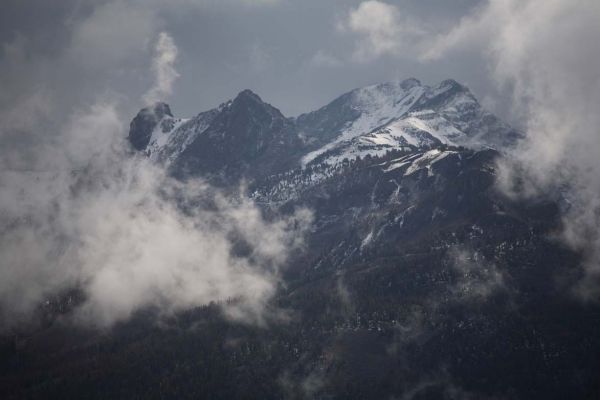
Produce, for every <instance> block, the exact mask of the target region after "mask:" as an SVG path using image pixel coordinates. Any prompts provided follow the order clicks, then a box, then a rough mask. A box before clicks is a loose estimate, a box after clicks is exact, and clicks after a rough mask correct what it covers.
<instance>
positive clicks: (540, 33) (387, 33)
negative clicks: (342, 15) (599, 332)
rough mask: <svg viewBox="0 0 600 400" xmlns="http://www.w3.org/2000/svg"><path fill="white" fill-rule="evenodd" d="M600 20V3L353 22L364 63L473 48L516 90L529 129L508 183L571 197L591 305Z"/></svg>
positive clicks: (510, 4)
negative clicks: (431, 20) (448, 21)
mask: <svg viewBox="0 0 600 400" xmlns="http://www.w3.org/2000/svg"><path fill="white" fill-rule="evenodd" d="M599 16H600V3H598V2H597V1H594V0H582V1H562V0H549V1H547V0H525V1H522V0H488V1H486V2H484V3H482V4H480V5H479V6H477V7H475V8H474V9H473V10H472V11H471V12H470V13H467V14H466V15H464V16H463V17H462V18H461V19H460V21H458V23H457V24H456V25H454V26H452V27H450V29H440V28H438V27H431V26H430V27H427V28H423V29H422V30H418V29H412V28H411V24H407V23H406V22H405V21H412V20H414V18H412V17H410V16H408V17H406V18H405V19H404V20H402V19H401V18H400V12H399V9H398V7H396V6H394V5H392V4H387V3H383V2H381V1H365V2H363V3H361V4H360V5H359V6H358V8H356V9H354V10H352V11H351V12H350V13H349V14H348V18H347V20H346V21H345V23H344V25H343V26H344V27H346V29H347V30H348V31H351V32H353V33H355V34H357V35H358V39H357V42H356V47H355V58H358V59H359V60H361V59H371V60H373V59H376V58H377V57H381V56H384V55H392V56H397V57H413V58H415V59H418V60H420V61H421V62H423V63H431V62H441V61H442V60H444V59H445V58H448V57H451V56H455V55H457V54H466V53H467V52H470V53H471V54H473V53H475V54H478V55H479V57H481V58H482V59H483V60H485V63H486V64H487V68H488V71H489V73H490V78H491V79H492V80H493V81H494V82H495V84H496V86H497V87H498V89H499V90H500V91H502V92H503V93H512V104H513V107H512V110H511V116H512V119H513V120H514V121H519V123H521V124H522V125H523V126H524V128H525V131H526V133H527V138H526V140H525V141H524V142H523V143H522V145H521V146H520V147H519V149H518V150H517V151H516V152H515V153H514V154H512V156H511V157H512V158H510V159H506V160H505V161H504V162H503V164H502V165H501V166H500V173H501V176H500V180H499V181H500V182H499V183H500V186H501V187H502V188H503V189H504V190H505V192H507V193H509V194H511V195H515V196H534V195H538V194H540V193H542V192H544V193H549V192H554V193H556V192H561V193H560V196H562V197H563V199H564V200H565V201H564V203H565V204H567V207H565V213H564V216H563V225H564V227H563V230H562V235H561V236H562V238H563V240H564V241H565V243H567V244H568V245H570V246H572V247H573V248H574V249H577V250H578V251H582V252H583V254H584V256H585V260H586V261H585V265H584V266H585V277H584V279H583V280H582V282H581V283H580V285H579V286H578V288H577V293H578V294H579V295H582V296H583V297H584V298H587V299H597V298H598V295H599V294H600V195H599V193H600V163H598V161H597V154H596V153H597V149H598V148H600V131H599V129H600V128H599V127H600V114H599V113H598V109H599V108H600V42H598V40H597V38H598V37H600V24H598V17H599ZM367 17H368V18H367ZM375 21H377V22H376V23H375ZM407 39H408V40H407ZM515 182H521V184H520V185H518V190H517V191H515V188H516V186H515Z"/></svg>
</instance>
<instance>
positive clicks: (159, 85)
mask: <svg viewBox="0 0 600 400" xmlns="http://www.w3.org/2000/svg"><path fill="white" fill-rule="evenodd" d="M177 52H178V51H177V46H176V45H175V42H174V41H173V38H172V37H171V36H170V35H169V34H168V33H166V32H161V33H160V34H159V35H158V40H157V42H156V47H155V56H154V59H153V60H152V70H153V72H154V85H153V86H152V88H150V90H149V91H148V92H146V94H144V96H143V100H144V102H145V103H146V104H147V105H150V104H153V103H156V102H157V101H160V100H165V99H166V98H167V97H168V96H170V95H171V94H172V93H173V84H174V83H175V80H176V79H177V78H178V77H179V73H178V72H177V70H176V69H175V61H176V60H177Z"/></svg>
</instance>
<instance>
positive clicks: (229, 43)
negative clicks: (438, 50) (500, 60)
mask: <svg viewBox="0 0 600 400" xmlns="http://www.w3.org/2000/svg"><path fill="white" fill-rule="evenodd" d="M7 1H8V3H7V2H6V1H5V2H3V12H2V16H0V43H2V46H3V48H4V49H3V50H4V51H0V71H1V76H2V77H4V78H5V79H3V81H4V82H2V80H0V82H1V84H2V86H3V87H4V90H3V92H4V93H3V94H2V95H1V96H2V97H1V98H0V101H2V103H0V104H3V105H5V104H6V102H9V103H10V102H13V101H14V98H15V97H17V96H26V95H27V94H26V93H24V89H25V88H27V89H29V90H35V89H37V88H39V87H40V86H44V87H45V88H46V89H47V90H48V91H49V95H50V96H51V97H52V101H53V102H54V103H59V104H57V106H58V107H64V108H65V109H68V108H69V107H72V106H73V105H78V104H81V102H82V101H83V102H85V101H90V99H91V98H92V97H93V94H94V93H103V92H105V91H116V92H118V94H119V95H121V96H125V97H126V102H125V103H124V107H127V109H128V111H130V112H134V111H136V110H137V109H138V108H140V106H141V105H142V104H141V103H142V102H141V101H140V97H141V96H142V94H143V93H144V91H145V88H146V87H147V86H148V84H149V83H150V82H151V81H152V79H153V77H152V74H151V73H150V71H148V68H146V67H147V65H148V64H149V63H150V62H151V59H152V56H153V54H152V52H153V43H154V42H155V41H156V39H157V37H158V35H159V34H160V32H167V33H168V34H169V35H170V37H172V39H173V41H174V43H175V44H176V46H177V48H178V59H177V70H178V71H179V75H180V76H179V78H178V79H177V81H176V82H175V85H174V87H173V93H172V96H170V97H169V98H168V99H164V100H166V101H168V102H169V103H170V104H171V106H172V109H173V110H174V112H175V113H176V114H178V115H181V116H190V115H195V114H196V113H198V112H200V111H204V110H206V109H209V108H212V107H214V106H216V105H218V104H219V103H221V102H223V101H226V100H228V99H230V98H232V97H234V96H235V95H236V94H237V93H238V92H240V91H241V90H243V89H246V88H249V89H252V90H253V91H255V92H256V93H257V94H259V95H260V96H261V97H263V99H264V100H265V101H267V102H269V103H271V104H273V105H275V106H276V107H278V108H280V109H281V110H282V112H284V114H285V115H288V116H295V115H298V114H300V113H303V112H308V111H311V110H313V109H316V108H318V107H320V106H323V105H325V104H326V103H327V102H329V101H330V100H332V99H334V98H335V97H337V96H338V95H340V94H342V93H345V92H346V91H349V90H350V89H353V88H355V87H359V86H364V85H368V84H372V83H378V82H384V81H388V80H393V79H405V78H409V77H415V78H418V79H420V80H422V81H423V82H424V83H428V84H435V83H437V82H440V81H442V80H444V79H446V78H454V79H456V80H459V81H461V82H462V83H465V84H467V85H468V86H469V87H470V88H471V89H472V90H473V91H474V92H475V93H476V94H477V95H478V97H479V98H480V99H488V100H487V101H488V102H490V104H491V100H492V99H493V97H494V96H495V95H496V87H495V85H493V84H491V82H490V80H489V78H488V77H487V75H488V74H487V71H486V63H485V60H483V59H482V58H481V57H479V56H478V55H477V54H476V53H473V52H472V53H471V54H467V53H466V52H465V54H460V55H459V56H457V57H446V58H445V59H444V60H441V61H440V60H437V61H436V62H420V61H418V60H416V57H415V56H414V53H412V52H411V51H408V50H407V51H398V52H395V51H394V52H386V51H384V52H382V53H380V54H364V57H359V56H357V54H355V53H356V45H357V44H356V42H357V41H359V40H360V37H361V36H362V35H364V32H363V33H361V32H360V27H358V30H359V32H357V31H356V29H353V28H352V27H348V26H347V22H348V19H349V15H350V14H351V13H352V12H353V11H356V9H357V7H359V5H360V4H361V2H360V1H347V0H302V1H298V0H219V1H217V0H176V1H169V2H160V1H156V0H151V1H141V0H94V1H91V0H65V1H61V2H59V3H56V2H53V3H49V2H47V1H43V0H7ZM480 3H481V2H480V1H479V0H455V1H451V2H449V1H446V0H418V1H417V0H400V1H390V2H389V4H390V5H392V6H394V7H395V8H397V10H398V11H397V12H398V18H399V20H401V21H404V20H408V19H410V20H412V21H413V23H414V25H415V26H416V27H422V28H423V29H426V30H427V31H428V32H443V31H444V30H445V29H448V27H450V26H452V25H454V24H456V23H457V22H458V20H459V19H460V18H461V17H462V16H463V15H465V14H467V13H468V12H469V11H471V10H473V9H474V8H475V7H477V6H478V5H480ZM369 23H372V24H373V25H377V24H379V22H377V21H372V22H369ZM399 34H400V35H402V32H399ZM403 53H404V54H403ZM11 68H12V70H11ZM7 71H8V72H7ZM0 79H1V78H0ZM7 88H8V91H7V90H6V89H7ZM27 89H25V90H27ZM66 89H68V90H66ZM7 92H8V93H7Z"/></svg>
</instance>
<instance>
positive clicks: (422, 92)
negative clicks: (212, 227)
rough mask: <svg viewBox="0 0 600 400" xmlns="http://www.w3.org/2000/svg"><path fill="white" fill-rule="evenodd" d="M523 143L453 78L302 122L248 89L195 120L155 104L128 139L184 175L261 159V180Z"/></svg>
mask: <svg viewBox="0 0 600 400" xmlns="http://www.w3.org/2000/svg"><path fill="white" fill-rule="evenodd" d="M518 137H519V134H518V133H517V132H516V131H514V130H513V129H512V128H511V127H510V126H508V125H507V124H505V123H503V122H502V121H500V120H499V119H498V118H496V117H495V116H494V115H493V114H491V113H489V112H488V111H486V110H485V109H484V108H483V107H482V106H481V105H480V103H479V102H478V101H477V99H476V98H475V96H474V95H473V94H472V93H471V91H470V90H469V89H468V88H467V87H466V86H464V85H462V84H460V83H459V82H457V81H455V80H453V79H446V80H444V81H442V82H440V83H439V84H437V85H434V86H428V85H425V84H423V83H422V82H420V81H419V80H418V79H415V78H409V79H405V80H395V81H390V82H384V83H378V84H373V85H369V86H365V87H362V88H357V89H354V90H351V91H349V92H347V93H345V94H343V95H341V96H340V97H338V98H336V99H334V100H333V101H332V102H330V103H329V104H327V105H325V106H324V107H322V108H320V109H318V110H316V111H312V112H309V113H306V114H302V115H300V116H298V117H297V118H286V117H285V116H284V115H283V114H282V113H281V111H279V110H278V109H277V108H275V107H273V106H272V105H270V104H268V103H266V102H264V101H263V100H262V99H261V97H260V96H259V95H257V94H256V93H254V92H253V91H252V90H250V89H245V90H242V91H241V92H240V93H239V94H238V95H237V96H235V97H234V98H233V99H232V100H229V101H227V102H225V103H223V104H221V105H220V106H219V107H217V108H214V109H212V110H209V111H206V112H203V113H200V114H198V115H197V116H196V117H194V118H191V119H180V118H174V117H173V115H172V113H171V110H170V108H169V106H168V105H167V104H165V103H157V104H155V105H153V106H151V107H147V108H144V109H143V110H141V111H140V113H138V115H137V116H136V117H135V118H134V120H133V121H132V124H131V130H130V134H129V140H130V142H131V144H132V146H133V147H134V148H135V149H137V150H141V151H145V152H146V153H147V154H148V155H149V156H150V157H151V158H153V159H155V160H158V161H161V162H165V163H167V164H172V165H173V168H175V169H181V170H185V171H186V174H187V173H192V174H194V173H205V172H210V173H226V174H227V173H233V172H232V171H235V173H233V174H234V175H236V176H239V175H244V174H245V172H244V171H247V172H251V171H250V170H249V169H248V168H249V166H251V165H255V163H256V162H258V160H262V161H261V163H263V164H265V165H269V167H266V168H265V169H264V171H263V172H261V173H271V172H273V171H275V170H277V171H280V167H281V166H283V165H286V166H289V167H293V166H300V165H303V166H306V165H308V164H310V163H314V162H319V163H321V162H325V163H328V164H331V165H333V164H336V163H338V162H340V161H342V160H344V159H348V160H352V159H355V158H359V157H360V158H362V157H366V156H367V155H370V156H378V155H382V154H386V153H387V152H389V151H391V150H403V149H409V148H412V149H423V148H426V147H431V146H436V145H440V144H448V145H460V146H465V147H471V148H487V147H492V148H496V149H501V148H504V147H506V146H509V145H511V144H512V143H514V142H515V141H516V140H517V139H518ZM232 155H235V157H232ZM215 157H220V160H218V161H217V160H216V159H215ZM267 157H270V158H272V160H269V161H267ZM233 164H235V166H233ZM263 164H261V168H262V167H265V165H263ZM275 165H277V168H275V167H274V166H275ZM272 167H273V168H275V169H272ZM261 168H259V169H261ZM223 171H229V172H223Z"/></svg>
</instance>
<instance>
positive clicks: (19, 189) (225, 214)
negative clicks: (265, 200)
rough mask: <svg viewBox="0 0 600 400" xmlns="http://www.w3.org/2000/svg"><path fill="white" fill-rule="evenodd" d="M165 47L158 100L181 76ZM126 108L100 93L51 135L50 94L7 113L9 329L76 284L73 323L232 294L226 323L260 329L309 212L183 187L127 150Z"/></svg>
mask: <svg viewBox="0 0 600 400" xmlns="http://www.w3.org/2000/svg"><path fill="white" fill-rule="evenodd" d="M156 50H157V52H156V59H155V62H154V65H153V69H154V72H155V73H156V78H157V83H156V85H155V86H154V87H153V88H152V89H151V90H150V91H149V92H148V93H150V94H151V96H150V97H153V96H158V95H161V96H163V95H166V94H168V93H167V92H169V91H170V90H171V84H172V80H173V79H174V78H175V77H176V76H177V72H176V71H175V70H174V68H173V63H174V61H175V58H176V51H177V50H176V46H175V44H174V42H173V40H172V39H171V38H170V37H169V36H168V35H167V34H166V33H163V34H161V35H160V36H159V40H158V44H157V47H156ZM150 97H149V98H150ZM122 102H123V98H122V96H118V95H116V96H111V95H104V96H101V97H100V99H97V100H96V101H94V102H92V105H91V106H82V107H80V108H78V109H76V110H75V111H73V112H72V113H71V114H70V115H68V116H66V118H63V121H62V123H60V124H59V125H58V126H56V128H55V129H56V130H55V131H54V125H52V124H50V125H49V124H46V123H45V120H46V119H47V117H48V114H51V115H52V114H53V112H54V110H53V109H52V107H51V104H52V96H51V95H49V94H46V93H44V92H33V95H31V96H29V97H25V98H24V99H23V100H22V101H19V102H16V103H15V104H14V105H13V106H12V107H11V108H9V109H8V110H5V111H3V115H4V116H7V117H10V118H4V119H3V121H2V123H1V124H0V137H1V138H2V142H3V143H8V144H10V147H9V148H4V149H2V151H0V278H1V279H0V327H1V328H9V327H11V326H14V325H15V324H18V323H20V322H27V321H29V320H30V319H31V317H32V315H33V314H34V312H35V311H36V309H38V307H39V306H40V304H42V303H43V302H44V301H46V300H47V299H50V298H53V296H55V295H57V294H60V293H62V292H64V291H68V290H71V289H79V290H81V291H82V293H83V301H82V303H81V304H79V305H77V307H76V309H75V310H74V311H73V313H72V314H71V315H72V316H73V317H74V318H75V320H77V321H79V322H82V323H85V324H91V325H96V326H101V327H107V326H110V325H112V324H113V323H115V322H117V321H121V320H125V319H127V318H128V317H129V316H130V315H131V314H132V313H133V312H135V311H136V310H138V309H140V308H144V307H147V306H153V307H156V308H157V309H158V310H160V311H161V312H165V313H169V312H173V311H177V310H181V309H185V308H189V307H193V306H198V305H202V304H206V303H209V302H211V301H224V300H228V299H236V301H235V302H233V303H231V302H230V303H231V304H233V305H231V306H228V307H226V309H225V311H226V314H227V315H229V316H230V317H232V318H236V319H238V320H239V319H241V320H245V321H251V322H257V323H260V322H262V321H264V318H265V317H266V315H267V314H266V309H267V303H268V301H269V299H270V297H271V296H272V295H273V294H274V292H275V290H276V287H277V284H278V282H279V271H280V268H281V267H282V266H283V265H284V264H285V262H286V260H287V258H288V256H289V255H290V252H291V251H294V249H297V248H298V247H300V246H302V240H303V232H304V231H305V229H306V228H307V226H308V224H309V223H310V220H311V215H310V213H309V212H307V211H304V210H300V211H298V212H297V213H295V214H293V215H291V216H288V217H285V218H283V217H282V218H280V219H275V220H269V221H267V220H265V219H264V218H263V216H262V213H261V211H260V210H259V209H258V208H257V207H256V206H255V205H254V203H252V202H251V201H250V200H248V199H246V198H245V197H244V196H243V193H241V192H240V194H239V195H238V196H233V197H232V196H228V197H226V196H224V195H222V194H220V193H219V192H218V191H217V190H216V189H215V188H212V187H210V186H209V185H208V184H206V183H205V182H203V181H201V180H193V181H187V182H180V181H177V180H175V179H173V178H171V177H170V176H168V175H167V174H166V172H165V171H164V170H163V169H162V168H161V167H159V166H157V165H155V164H153V163H152V162H150V161H149V160H148V159H147V158H145V157H143V156H137V155H132V154H131V152H130V150H129V148H128V146H127V144H126V141H125V137H126V128H127V123H126V122H125V121H127V119H128V118H127V116H124V115H122V114H121V110H122V109H123V107H122V106H121V105H122ZM55 120H60V119H58V118H55ZM12 137H16V138H17V139H11V138H12Z"/></svg>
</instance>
